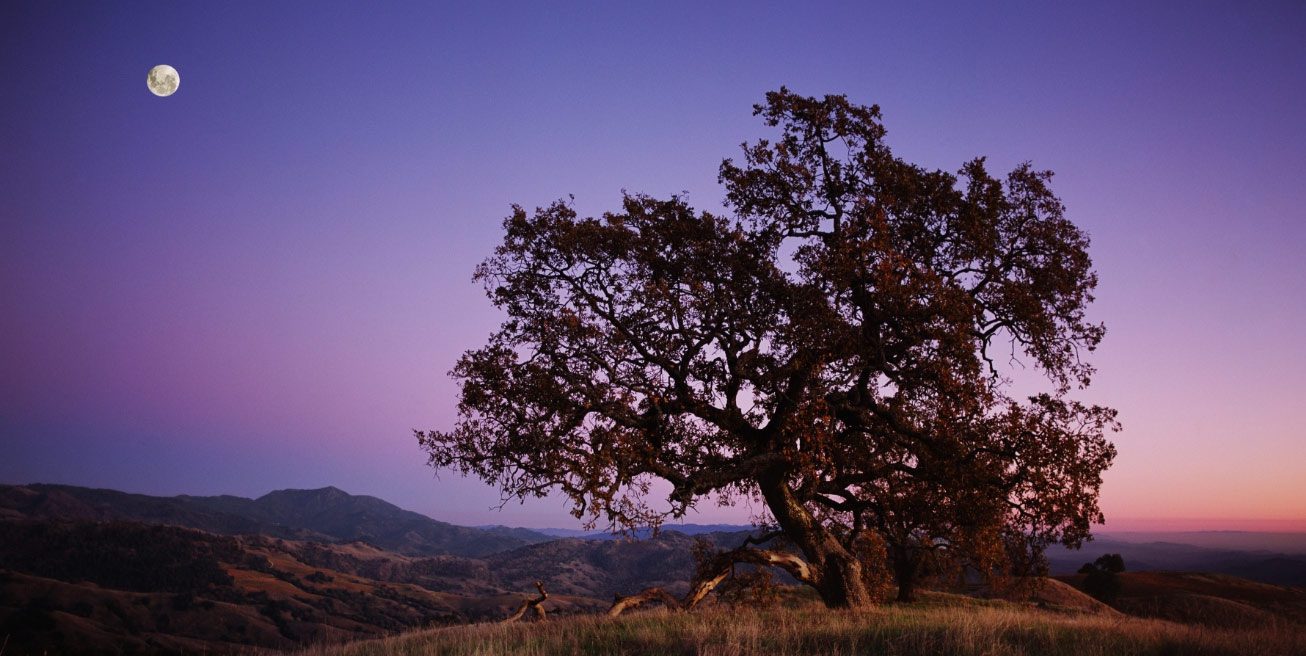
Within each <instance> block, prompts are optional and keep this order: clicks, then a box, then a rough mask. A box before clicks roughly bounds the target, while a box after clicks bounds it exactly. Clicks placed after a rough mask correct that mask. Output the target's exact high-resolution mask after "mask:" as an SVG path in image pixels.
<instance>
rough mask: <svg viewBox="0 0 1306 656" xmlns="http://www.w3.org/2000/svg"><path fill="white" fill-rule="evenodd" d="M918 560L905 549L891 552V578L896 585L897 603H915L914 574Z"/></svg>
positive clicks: (918, 564)
mask: <svg viewBox="0 0 1306 656" xmlns="http://www.w3.org/2000/svg"><path fill="white" fill-rule="evenodd" d="M919 569H920V559H919V557H917V556H916V555H914V554H912V553H911V551H910V550H909V549H907V548H898V549H894V550H893V578H894V581H895V582H897V584H898V601H900V602H904V603H907V602H913V601H916V573H917V572H918V571H919Z"/></svg>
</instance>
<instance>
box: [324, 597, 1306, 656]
mask: <svg viewBox="0 0 1306 656" xmlns="http://www.w3.org/2000/svg"><path fill="white" fill-rule="evenodd" d="M1304 628H1306V627H1302V626H1301V625H1300V624H1295V623H1292V622H1287V621H1283V622H1272V623H1269V624H1267V625H1264V626H1260V627H1256V628H1242V629H1229V628H1223V629H1222V628H1213V627H1204V626H1197V625H1191V624H1176V623H1172V622H1167V621H1162V620H1149V619H1138V618H1131V617H1125V616H1121V615H1118V614H1116V615H1107V614H1101V613H1077V612H1066V611H1057V610H1044V609H1039V608H1035V607H1032V606H1028V605H1022V604H1013V603H1007V602H1000V601H970V600H967V601H965V602H958V601H940V602H934V603H925V604H914V605H911V606H895V605H888V606H884V607H881V608H877V609H874V610H870V611H863V612H829V611H825V610H823V609H820V608H815V607H812V606H806V607H801V608H788V609H785V608H775V609H764V610H751V609H739V610H732V609H728V608H715V609H708V610H702V611H697V612H694V613H670V612H666V611H660V610H655V611H649V612H643V613H632V614H628V615H626V616H623V617H620V618H617V619H607V618H604V617H598V616H582V617H572V618H560V619H555V620H548V621H544V622H539V623H526V624H509V625H500V624H479V625H471V626H461V627H451V628H443V629H433V630H428V631H418V632H412V633H407V634H402V635H398V636H394V637H390V638H385V639H380V640H369V641H364V642H356V643H352V644H348V645H341V646H335V647H322V648H314V649H310V650H307V651H304V652H301V653H302V654H303V656H399V655H417V654H422V655H428V654H429V655H435V654H441V655H454V654H467V655H471V654H475V655H478V656H493V655H496V654H529V655H541V656H542V655H552V654H704V655H721V656H725V655H734V654H769V655H784V654H957V655H963V654H964V655H976V656H979V655H985V656H1000V655H1007V654H1011V655H1015V654H1031V655H1032V654H1076V655H1090V656H1091V655H1101V656H1115V655H1125V654H1158V655H1160V654H1167V655H1169V654H1174V655H1187V654H1199V655H1200V654H1284V655H1288V654H1306V631H1304Z"/></svg>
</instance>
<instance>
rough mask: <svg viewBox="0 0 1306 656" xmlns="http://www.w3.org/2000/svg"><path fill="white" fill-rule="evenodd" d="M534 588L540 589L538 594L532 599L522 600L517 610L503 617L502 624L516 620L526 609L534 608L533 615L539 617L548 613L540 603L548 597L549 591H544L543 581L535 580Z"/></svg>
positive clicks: (542, 617) (541, 617)
mask: <svg viewBox="0 0 1306 656" xmlns="http://www.w3.org/2000/svg"><path fill="white" fill-rule="evenodd" d="M535 588H536V589H538V590H539V591H540V596H538V597H536V598H534V599H524V600H522V602H521V607H520V608H518V609H517V612H515V613H513V614H512V615H509V616H508V617H507V618H506V619H504V620H503V622H502V623H503V624H508V623H509V622H516V621H517V620H519V619H521V618H522V616H523V615H525V614H526V611H528V610H531V609H534V610H535V616H536V617H538V618H539V619H544V618H545V617H546V616H547V615H548V612H547V611H545V610H544V606H541V605H540V604H543V603H544V600H546V599H548V598H549V593H548V592H545V590H544V582H543V581H536V582H535Z"/></svg>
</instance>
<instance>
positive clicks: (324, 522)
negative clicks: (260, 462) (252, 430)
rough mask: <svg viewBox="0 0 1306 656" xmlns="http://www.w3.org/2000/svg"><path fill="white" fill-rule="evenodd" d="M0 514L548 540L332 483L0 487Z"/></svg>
mask: <svg viewBox="0 0 1306 656" xmlns="http://www.w3.org/2000/svg"><path fill="white" fill-rule="evenodd" d="M0 517H26V518H33V519H59V520H80V521H108V520H125V521H139V522H146V523H151V524H167V525H171V526H184V527H187V528H194V529H198V530H201V531H208V532H210V533H218V534H222V535H252V534H257V535H271V536H275V537H281V538H288V539H297V540H317V541H325V542H339V541H346V542H347V541H353V540H363V541H366V542H368V543H370V544H373V545H376V546H378V547H381V548H383V549H387V550H390V551H394V552H396V553H400V554H405V555H414V556H434V555H456V556H483V555H487V554H491V553H494V552H496V551H504V550H508V549H515V548H517V547H521V546H524V545H527V544H533V543H537V542H545V541H548V540H551V539H553V538H552V537H550V536H547V535H544V534H542V533H535V532H533V531H529V530H526V529H510V528H503V527H498V528H491V529H478V528H470V527H466V526H455V525H453V524H448V523H445V522H441V521H437V520H434V519H431V518H430V517H427V516H425V515H421V514H418V513H415V512H412V511H409V510H404V509H402V508H399V507H398V506H395V505H394V504H391V503H388V502H386V501H382V500H381V499H378V498H376V497H370V496H356V495H352V494H349V493H347V492H344V491H342V490H339V489H337V488H334V487H325V488H321V489H317V490H278V491H276V492H270V493H268V494H265V495H263V496H261V497H259V498H257V499H247V498H244V497H236V496H213V497H195V496H177V497H155V496H147V495H143V494H128V493H125V492H118V491H116V490H103V489H91V488H84V487H74V486H69V485H22V486H0Z"/></svg>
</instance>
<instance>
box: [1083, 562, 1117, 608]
mask: <svg viewBox="0 0 1306 656" xmlns="http://www.w3.org/2000/svg"><path fill="white" fill-rule="evenodd" d="M1123 571H1125V559H1124V558H1122V557H1121V556H1120V554H1105V555H1102V556H1099V557H1098V559H1097V560H1095V561H1093V562H1091V563H1084V566H1083V567H1080V568H1079V573H1080V574H1085V575H1086V576H1085V577H1084V591H1085V592H1087V593H1088V594H1090V595H1092V596H1093V597H1095V598H1097V599H1098V600H1100V601H1104V602H1106V603H1112V602H1114V601H1115V600H1116V597H1119V596H1120V577H1118V576H1116V575H1117V574H1119V573H1120V572H1123Z"/></svg>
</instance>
